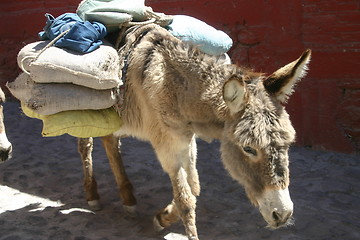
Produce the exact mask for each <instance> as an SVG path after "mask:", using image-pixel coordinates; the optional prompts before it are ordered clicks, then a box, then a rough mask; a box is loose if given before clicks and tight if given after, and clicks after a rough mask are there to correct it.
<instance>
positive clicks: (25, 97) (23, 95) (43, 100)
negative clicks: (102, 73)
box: [7, 73, 116, 115]
mask: <svg viewBox="0 0 360 240" xmlns="http://www.w3.org/2000/svg"><path fill="white" fill-rule="evenodd" d="M7 87H8V88H9V90H10V92H11V93H12V94H13V95H14V97H16V98H17V99H19V100H20V101H21V102H22V103H24V105H25V106H27V107H28V108H30V109H31V110H32V111H34V112H36V113H38V114H41V115H50V114H55V113H58V112H62V111H68V110H85V109H105V108H109V107H111V106H113V105H114V104H115V102H116V96H115V92H114V90H112V89H108V90H95V89H91V88H87V87H82V86H78V85H74V84H70V83H57V84H55V83H35V82H34V81H32V79H31V78H30V76H29V75H27V74H26V73H21V74H20V75H19V76H18V77H17V78H16V79H15V81H14V82H11V83H8V84H7Z"/></svg>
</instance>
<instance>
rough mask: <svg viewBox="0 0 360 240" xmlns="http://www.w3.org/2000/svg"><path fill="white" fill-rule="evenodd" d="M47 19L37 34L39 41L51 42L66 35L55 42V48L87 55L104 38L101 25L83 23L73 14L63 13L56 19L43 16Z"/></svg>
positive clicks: (104, 33)
mask: <svg viewBox="0 0 360 240" xmlns="http://www.w3.org/2000/svg"><path fill="white" fill-rule="evenodd" d="M45 17H46V18H47V21H46V25H45V27H44V31H42V32H40V33H39V37H40V39H41V40H47V39H50V40H53V39H54V38H56V37H57V36H58V35H59V34H61V33H62V32H64V31H66V30H68V29H70V31H69V32H68V33H66V34H65V35H64V36H62V37H61V38H59V39H58V40H57V41H56V42H55V46H57V47H62V48H67V49H71V50H74V51H77V52H81V53H88V52H91V51H94V50H95V49H97V48H98V47H99V46H100V45H101V44H102V41H101V39H103V38H104V37H105V36H106V28H105V26H104V25H103V24H102V23H99V22H92V23H91V22H89V21H83V20H82V19H81V18H80V17H79V16H78V15H77V14H75V13H64V14H62V15H60V16H59V17H57V18H54V17H53V16H52V15H51V14H45Z"/></svg>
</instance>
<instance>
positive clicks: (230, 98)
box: [223, 77, 246, 113]
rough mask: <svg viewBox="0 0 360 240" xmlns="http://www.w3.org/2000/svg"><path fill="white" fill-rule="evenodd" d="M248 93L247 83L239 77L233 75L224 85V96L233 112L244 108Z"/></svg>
mask: <svg viewBox="0 0 360 240" xmlns="http://www.w3.org/2000/svg"><path fill="white" fill-rule="evenodd" d="M245 95H246V88H245V83H244V81H243V80H241V79H239V78H237V77H231V78H230V79H229V80H227V81H226V82H225V84H224V87H223V98H224V100H225V103H226V105H227V106H228V107H229V109H230V111H231V112H232V113H237V112H239V111H240V110H241V109H242V105H243V103H244V99H245Z"/></svg>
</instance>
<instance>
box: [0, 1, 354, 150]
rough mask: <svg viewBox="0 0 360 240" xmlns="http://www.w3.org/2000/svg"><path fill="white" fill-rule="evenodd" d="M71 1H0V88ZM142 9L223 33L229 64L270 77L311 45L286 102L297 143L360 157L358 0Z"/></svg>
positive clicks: (164, 4)
mask: <svg viewBox="0 0 360 240" xmlns="http://www.w3.org/2000/svg"><path fill="white" fill-rule="evenodd" d="M129 1H131V0H129ZM79 2H80V0H67V1H55V0H47V1H43V0H17V1H9V0H2V1H1V3H0V24H1V25H0V82H1V83H4V82H6V81H11V80H13V79H14V78H15V77H16V75H17V73H18V71H19V70H18V68H17V65H16V54H17V52H18V51H19V49H20V48H21V47H22V46H23V45H24V44H25V43H29V42H32V41H34V40H36V39H37V33H38V32H39V31H40V30H41V29H42V27H43V25H44V23H45V18H44V13H46V12H49V13H51V14H53V15H55V16H57V15H59V14H61V13H64V12H73V11H75V9H76V6H77V4H78V3H79ZM146 5H148V6H152V7H153V9H154V10H155V11H158V12H164V13H167V14H187V15H191V16H194V17H197V18H199V19H201V20H204V21H206V22H207V23H209V24H211V25H213V26H215V27H217V28H219V29H222V30H224V31H225V32H227V33H228V34H229V35H230V36H231V37H232V39H233V41H234V45H233V47H232V49H231V51H230V55H231V57H232V59H233V60H234V61H235V62H237V63H240V64H243V65H246V66H250V67H252V68H254V69H255V70H257V71H262V72H265V73H271V72H272V71H274V70H276V69H277V68H279V67H281V66H283V65H285V64H287V63H288V62H290V61H292V60H294V59H296V58H297V57H298V56H299V55H300V54H301V52H302V51H303V50H304V49H307V48H311V49H312V50H313V58H312V62H311V64H310V71H309V74H308V77H307V78H306V79H304V80H303V81H302V82H301V83H300V84H299V86H298V88H297V90H296V92H295V94H294V95H293V96H292V98H291V99H290V101H289V103H288V105H287V109H288V111H289V113H290V115H291V119H292V121H293V123H294V126H295V128H296V130H297V143H298V144H299V145H303V146H311V147H313V148H317V149H319V148H320V149H327V150H334V151H341V152H357V153H359V152H360V1H358V0H347V1H343V0H287V1H266V0H237V1H236V0H182V1H180V0H147V1H146Z"/></svg>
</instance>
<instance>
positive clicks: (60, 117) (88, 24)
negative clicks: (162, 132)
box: [7, 0, 232, 138]
mask: <svg viewBox="0 0 360 240" xmlns="http://www.w3.org/2000/svg"><path fill="white" fill-rule="evenodd" d="M45 16H46V18H47V22H46V26H45V27H44V31H42V32H40V33H39V36H40V39H41V40H43V41H39V42H34V43H31V44H29V45H26V46H25V47H24V48H22V49H21V51H20V52H19V54H18V58H17V61H18V65H19V67H20V68H21V69H22V70H23V73H21V74H20V75H19V77H18V78H17V79H16V80H15V81H14V82H11V83H8V84H7V86H8V88H9V90H10V92H11V93H12V94H13V95H14V96H15V97H16V98H18V99H19V100H20V101H21V106H22V109H23V112H24V113H25V114H26V115H27V116H29V117H33V118H38V119H41V120H42V121H43V131H42V135H43V136H58V135H62V134H65V133H67V134H69V135H72V136H75V137H81V138H86V137H99V136H105V135H109V134H111V133H113V132H115V131H117V130H119V129H120V127H121V124H122V122H121V118H120V116H119V115H118V113H117V112H116V111H115V109H114V108H113V107H112V106H114V105H117V104H118V103H119V99H118V98H120V97H121V96H120V95H119V89H120V86H121V85H122V84H123V83H122V81H121V78H122V76H121V74H122V69H121V67H122V66H124V63H123V62H122V61H123V59H122V58H120V57H119V53H118V52H117V50H116V49H115V48H114V47H112V46H111V45H110V44H103V41H102V38H103V37H104V36H105V35H106V33H108V32H114V31H119V29H120V28H121V27H125V28H126V27H129V26H133V25H136V24H138V23H148V22H151V23H156V24H159V25H161V26H163V27H164V28H165V29H167V30H168V31H169V32H170V33H171V34H172V35H174V36H175V37H177V38H179V39H181V40H182V41H184V42H188V43H189V44H193V45H196V46H197V47H198V48H199V49H200V50H201V51H203V52H204V53H207V54H210V55H215V56H219V58H221V57H225V59H227V60H225V61H224V62H225V63H229V58H228V56H227V55H226V52H227V51H228V50H229V49H230V47H231V46H232V40H231V38H230V37H229V36H228V35H227V34H226V33H224V32H222V31H219V30H217V29H215V28H213V27H212V26H210V25H208V24H206V23H205V22H203V21H201V20H198V19H196V18H193V17H189V16H184V15H175V16H168V15H165V14H162V13H154V12H153V11H152V9H151V8H150V7H147V6H145V1H144V0H107V1H103V0H84V1H82V2H81V3H80V4H79V6H78V9H77V11H76V14H75V13H65V14H63V15H61V16H59V17H57V18H54V17H53V16H52V15H50V14H46V15H45ZM152 20H153V21H152ZM50 40H52V41H50ZM120 55H121V53H120ZM226 57H227V58H226Z"/></svg>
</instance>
